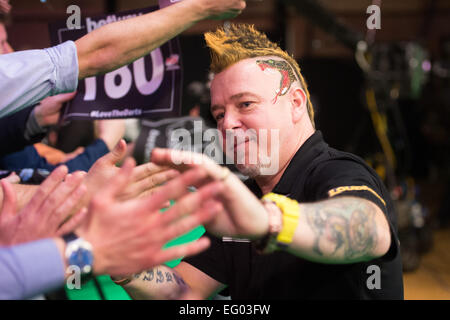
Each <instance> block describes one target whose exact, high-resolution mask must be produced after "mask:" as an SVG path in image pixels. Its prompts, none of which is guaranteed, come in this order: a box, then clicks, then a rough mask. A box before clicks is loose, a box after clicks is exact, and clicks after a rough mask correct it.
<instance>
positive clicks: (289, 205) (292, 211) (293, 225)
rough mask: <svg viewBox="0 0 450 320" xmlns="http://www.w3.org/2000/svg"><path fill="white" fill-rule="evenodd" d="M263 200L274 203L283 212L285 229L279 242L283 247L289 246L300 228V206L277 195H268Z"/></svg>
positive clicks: (282, 230)
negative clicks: (298, 227)
mask: <svg viewBox="0 0 450 320" xmlns="http://www.w3.org/2000/svg"><path fill="white" fill-rule="evenodd" d="M262 199H263V200H269V201H273V202H274V203H275V204H276V205H277V206H278V208H280V210H281V212H283V227H282V228H281V231H280V233H279V234H278V236H277V242H279V244H282V245H289V244H290V243H291V242H292V239H293V238H294V233H295V230H296V229H297V226H298V220H299V217H300V205H299V204H298V202H297V201H296V200H293V199H290V198H288V197H286V196H283V195H280V194H276V193H268V194H266V195H265V196H263V197H262Z"/></svg>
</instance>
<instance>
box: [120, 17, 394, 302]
mask: <svg viewBox="0 0 450 320" xmlns="http://www.w3.org/2000/svg"><path fill="white" fill-rule="evenodd" d="M205 39H206V43H207V45H208V47H209V48H210V50H211V60H212V63H211V70H212V72H213V73H214V74H215V76H214V79H213V81H212V83H211V112H212V114H213V116H214V118H215V119H216V121H217V128H218V130H219V131H220V132H221V133H222V135H223V137H224V138H225V136H226V135H227V134H228V133H232V134H234V136H236V137H237V142H234V141H233V142H231V143H230V142H229V140H226V139H223V141H224V146H223V149H224V150H225V153H226V154H227V156H230V158H233V159H236V158H238V154H239V152H241V153H243V154H244V155H245V157H244V160H245V161H243V162H242V163H237V164H236V166H237V168H238V169H239V170H240V171H241V172H243V173H244V174H246V175H248V176H249V177H250V178H249V180H247V181H246V182H245V184H244V183H242V182H240V181H239V179H238V178H237V177H236V176H235V175H233V174H231V173H230V172H229V171H228V170H226V169H223V167H220V166H219V165H217V164H215V163H214V162H212V161H211V160H210V159H208V158H207V157H206V156H204V155H201V154H192V153H189V152H182V151H176V150H164V149H155V150H154V151H153V153H152V161H154V162H155V163H157V164H160V165H170V166H172V167H174V168H177V169H178V170H180V171H186V170H193V169H195V168H196V167H199V166H200V167H203V168H204V169H206V171H207V172H208V175H209V179H206V180H205V181H204V183H207V182H208V181H211V180H215V181H217V182H220V185H221V190H220V191H219V194H218V195H217V196H215V197H214V198H213V199H210V200H209V203H207V205H209V206H210V207H211V208H212V209H219V211H220V213H219V214H218V215H216V216H215V217H214V218H213V219H212V221H211V222H209V223H208V224H206V225H205V228H206V231H207V234H206V236H207V237H208V238H209V239H210V241H211V247H210V248H209V249H208V250H206V251H204V252H203V253H201V254H199V255H197V256H195V257H190V258H187V259H184V260H183V261H182V262H181V263H180V264H179V265H178V266H177V267H175V268H174V269H170V268H168V267H166V266H159V267H157V268H154V269H152V270H148V271H147V272H144V273H142V274H139V275H135V276H128V277H125V278H124V279H122V280H119V281H121V282H120V283H126V284H125V285H124V288H125V289H126V290H127V291H128V293H129V294H130V296H131V297H133V298H135V299H164V298H168V299H171V298H179V297H190V298H192V297H197V298H207V297H209V296H211V295H212V294H213V293H214V292H217V291H219V290H221V289H222V288H224V287H226V286H228V288H229V292H230V295H231V298H232V299H403V283H402V266H401V259H400V252H399V251H400V250H399V242H398V236H397V222H396V217H395V214H394V208H393V204H392V201H391V199H390V197H389V193H388V191H387V190H386V188H385V187H384V185H383V183H382V181H381V180H380V178H379V177H378V176H377V174H376V173H375V172H374V171H373V170H372V169H371V168H370V167H368V166H367V165H366V164H365V163H364V161H363V160H362V159H360V158H359V157H357V156H355V155H352V154H349V153H345V152H341V151H338V150H335V149H333V148H331V147H329V146H328V145H327V144H326V143H325V141H324V140H323V137H322V134H321V133H320V131H318V130H315V127H314V110H313V107H312V104H311V101H310V98H309V93H308V89H307V86H306V82H305V80H304V79H303V77H302V75H301V73H300V68H299V66H298V64H297V62H296V61H295V60H294V59H293V58H292V57H291V56H290V55H289V54H288V53H286V52H285V51H283V50H282V49H280V48H279V47H278V45H276V44H275V43H273V42H271V41H270V40H269V39H268V38H267V37H266V35H264V34H263V33H260V32H258V31H257V30H256V29H255V28H254V27H253V26H250V25H244V24H237V25H230V26H229V27H227V28H225V29H222V28H220V29H218V30H217V31H216V32H210V33H207V34H206V35H205ZM248 130H255V131H257V132H258V133H257V135H256V137H254V138H248V137H247V136H246V135H245V132H246V131H248ZM264 130H266V131H271V132H272V131H276V132H277V135H275V137H277V138H276V139H275V140H276V141H270V143H269V146H268V147H267V146H265V145H264V142H263V139H262V133H261V132H263V131H264ZM243 136H244V137H246V138H244V139H240V140H239V138H240V137H241V138H242V137H243ZM269 140H273V138H272V136H271V138H270V139H269ZM273 142H275V143H273ZM252 147H254V149H253V150H257V151H258V152H257V157H256V158H257V161H256V163H252V162H250V161H249V158H250V153H251V150H252ZM264 148H267V150H268V152H269V153H268V154H269V157H268V158H269V162H272V161H277V163H278V164H279V166H278V168H277V170H276V172H271V173H269V174H268V173H267V172H266V171H265V168H266V166H267V163H266V162H264V161H263V157H262V156H261V154H262V153H261V152H260V151H261V150H262V149H264ZM259 199H261V200H259ZM158 273H159V274H160V275H164V274H167V275H169V276H170V277H164V276H161V277H159V281H158V278H157V277H156V274H158ZM186 294H190V295H186Z"/></svg>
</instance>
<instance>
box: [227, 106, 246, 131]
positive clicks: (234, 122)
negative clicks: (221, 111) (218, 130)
mask: <svg viewBox="0 0 450 320" xmlns="http://www.w3.org/2000/svg"><path fill="white" fill-rule="evenodd" d="M241 126H242V123H241V120H240V118H239V114H238V113H237V112H236V111H234V110H229V111H228V112H226V113H225V115H224V118H223V124H222V129H223V130H229V129H238V128H241Z"/></svg>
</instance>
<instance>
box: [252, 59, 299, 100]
mask: <svg viewBox="0 0 450 320" xmlns="http://www.w3.org/2000/svg"><path fill="white" fill-rule="evenodd" d="M256 64H257V65H258V66H259V67H260V68H261V70H262V71H264V70H266V69H274V70H278V71H279V72H280V73H281V80H280V88H279V89H278V91H277V92H276V96H275V98H274V99H273V101H272V103H273V104H275V103H276V102H277V99H278V97H279V96H284V95H285V94H286V93H287V92H288V91H289V89H290V88H291V85H292V83H294V82H295V81H296V78H295V75H294V71H293V70H292V68H291V66H290V65H289V63H287V62H286V61H283V60H273V59H268V60H256Z"/></svg>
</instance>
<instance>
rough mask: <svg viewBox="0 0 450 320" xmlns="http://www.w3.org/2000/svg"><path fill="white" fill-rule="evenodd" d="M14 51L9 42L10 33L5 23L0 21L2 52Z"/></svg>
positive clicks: (0, 45)
mask: <svg viewBox="0 0 450 320" xmlns="http://www.w3.org/2000/svg"><path fill="white" fill-rule="evenodd" d="M10 52H12V50H11V47H10V45H9V43H8V34H7V33H6V28H5V25H4V24H3V23H1V22H0V54H6V53H10Z"/></svg>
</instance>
